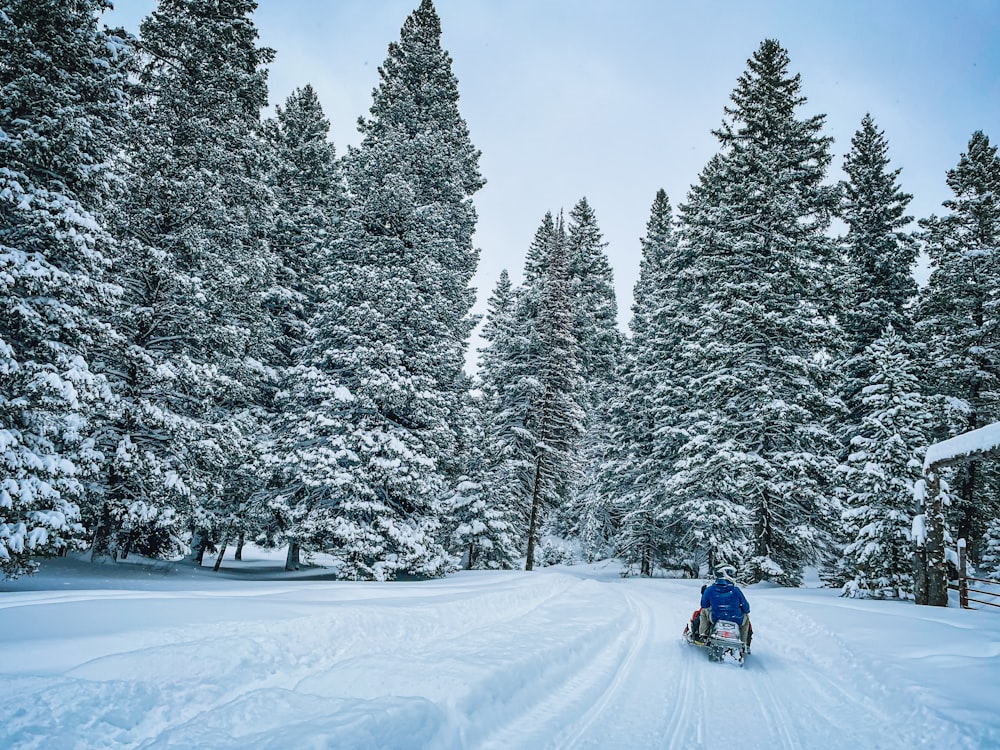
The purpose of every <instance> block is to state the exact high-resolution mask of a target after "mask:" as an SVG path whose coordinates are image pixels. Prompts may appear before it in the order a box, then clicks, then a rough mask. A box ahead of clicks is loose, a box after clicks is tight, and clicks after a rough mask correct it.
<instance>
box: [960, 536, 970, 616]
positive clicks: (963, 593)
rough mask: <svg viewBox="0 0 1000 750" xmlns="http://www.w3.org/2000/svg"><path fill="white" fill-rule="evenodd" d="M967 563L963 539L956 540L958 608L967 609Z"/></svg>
mask: <svg viewBox="0 0 1000 750" xmlns="http://www.w3.org/2000/svg"><path fill="white" fill-rule="evenodd" d="M968 575H969V563H968V562H967V560H966V556H965V539H959V540H958V606H960V607H961V608H962V609H968V608H969V578H968Z"/></svg>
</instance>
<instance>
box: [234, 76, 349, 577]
mask: <svg viewBox="0 0 1000 750" xmlns="http://www.w3.org/2000/svg"><path fill="white" fill-rule="evenodd" d="M266 127H267V130H266V134H267V136H268V141H269V143H270V144H271V147H272V149H273V151H274V160H275V165H274V168H273V170H272V174H271V178H270V179H271V186H272V190H273V191H274V196H275V206H276V208H275V216H274V224H273V228H272V233H271V247H272V249H273V251H274V253H275V256H276V258H277V260H278V265H277V269H276V272H275V286H274V288H273V289H272V290H271V292H270V294H269V299H268V308H269V311H270V314H271V316H272V318H273V319H274V321H275V322H276V323H277V326H278V329H279V336H278V339H277V341H276V344H275V355H276V357H275V360H274V362H273V366H274V368H275V371H276V379H277V381H278V382H279V384H280V390H279V394H280V395H279V397H278V398H277V399H276V401H275V403H274V404H273V405H271V412H272V417H271V419H270V420H269V421H270V423H271V425H272V426H273V429H272V430H270V431H268V432H265V433H264V435H263V436H262V445H261V449H262V450H263V451H264V459H263V460H264V462H265V464H266V466H268V467H269V468H271V469H272V470H275V471H276V475H275V477H274V481H273V483H272V486H271V487H270V488H268V490H267V491H263V492H261V493H258V495H257V496H256V498H255V502H254V506H253V507H254V511H253V515H254V516H255V517H257V518H258V519H259V521H260V523H262V524H263V525H264V527H265V530H266V531H267V532H268V533H267V534H266V536H267V537H268V540H269V541H271V542H273V543H275V544H285V543H287V544H288V545H289V547H288V560H287V562H286V567H288V568H289V569H296V568H298V567H299V565H300V560H299V552H300V550H301V547H302V544H303V543H304V542H306V541H307V540H308V539H310V537H313V536H314V534H313V533H312V531H307V529H311V525H312V523H313V520H314V519H313V518H312V516H313V509H312V508H311V507H310V500H309V497H308V493H304V492H303V491H302V488H303V484H302V483H301V482H300V478H299V477H298V476H297V475H296V474H295V473H294V472H288V471H285V470H284V469H285V468H287V466H285V465H284V461H285V456H284V455H282V454H281V451H287V450H291V449H292V448H293V446H294V445H295V443H296V441H297V439H298V437H297V428H298V422H299V420H300V418H301V412H302V408H301V407H302V404H301V403H299V402H297V401H294V400H288V398H287V397H288V396H290V395H294V394H295V393H296V391H297V386H298V385H300V384H298V383H296V382H295V381H296V380H297V379H298V378H301V377H306V378H307V380H308V379H309V377H310V375H309V371H308V369H304V370H303V369H300V368H298V366H297V365H299V364H301V351H302V347H303V346H305V345H306V344H307V343H308V336H309V330H310V329H309V321H310V319H311V318H312V317H313V315H315V313H316V308H317V304H318V302H319V299H320V297H321V293H320V286H321V284H322V279H323V273H324V267H325V265H327V264H329V263H331V262H332V261H333V259H334V258H335V257H336V253H337V252H338V248H339V222H340V218H341V214H342V213H343V211H344V209H345V205H344V203H345V199H344V195H343V185H342V177H341V173H340V166H339V163H338V162H337V158H336V150H335V148H334V145H333V143H331V142H330V141H329V134H330V123H329V121H328V120H327V119H326V117H325V116H324V115H323V110H322V107H321V106H320V103H319V99H318V97H317V96H316V92H315V91H314V90H313V88H312V87H311V86H308V85H307V86H305V87H303V88H302V89H297V90H296V91H294V92H293V93H292V94H291V96H289V97H288V99H287V100H286V102H285V106H284V107H278V108H277V111H276V116H275V118H274V119H273V120H270V121H269V122H267V123H266ZM263 470H264V469H263V468H262V471H263ZM299 503H303V505H302V506H301V507H296V506H297V504H299ZM313 541H314V542H315V541H316V540H315V539H313Z"/></svg>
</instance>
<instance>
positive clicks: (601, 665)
mask: <svg viewBox="0 0 1000 750" xmlns="http://www.w3.org/2000/svg"><path fill="white" fill-rule="evenodd" d="M698 583H699V582H697V581H671V580H666V579H656V580H631V579H629V580H623V579H620V578H618V577H617V576H614V575H613V573H612V572H611V571H609V570H608V569H602V568H599V567H597V566H592V567H584V568H582V569H579V570H578V569H577V568H569V569H565V568H564V569H561V570H551V569H550V570H545V571H537V572H535V573H532V574H524V573H509V574H482V575H479V574H465V575H457V576H453V577H451V578H449V579H446V580H444V581H432V582H427V583H423V584H419V583H405V584H345V583H333V582H330V583H321V584H319V583H301V584H299V585H291V586H289V585H284V584H282V585H273V584H260V585H259V586H256V587H255V586H253V585H250V584H248V583H246V582H241V583H240V584H238V585H237V584H233V583H232V582H231V581H228V582H219V581H218V580H215V581H212V582H211V585H209V584H205V585H204V587H203V588H200V589H199V588H192V589H189V590H178V589H176V588H173V589H171V588H165V589H164V590H155V587H154V588H153V589H149V590H142V591H139V590H134V589H133V590H122V591H107V590H100V591H93V592H86V591H73V592H67V591H52V592H27V591H26V592H16V591H15V592H14V593H6V594H3V595H2V596H3V599H2V600H0V612H2V614H0V665H2V666H0V711H2V712H3V714H4V716H5V717H6V719H5V721H4V722H2V723H0V747H2V748H11V749H15V748H16V750H28V749H31V750H34V749H36V748H37V749H38V750H45V749H47V748H51V747H60V748H67V749H70V750H90V749H91V748H115V749H117V748H130V749H137V750H138V749H141V750H180V749H181V748H184V749H186V750H187V749H190V748H212V749H213V750H229V749H231V750H237V749H239V750H247V748H262V749H263V750H279V749H280V748H287V747H295V748H297V749H298V748H305V749H309V748H315V749H317V750H319V749H320V748H324V749H331V748H337V749H338V750H340V749H355V748H356V749H358V750H361V749H365V750H368V749H372V750H374V749H375V748H379V749H381V748H401V749H402V748H432V749H434V750H453V749H455V750H457V749H459V748H482V749H483V750H494V749H501V748H502V749H505V750H506V749H508V748H530V749H531V750H535V749H541V748H552V749H558V750H576V749H577V748H580V749H581V750H583V749H586V748H593V749H614V748H629V749H630V750H631V749H634V748H678V749H686V748H730V747H738V748H741V750H753V748H768V749H770V748H789V749H791V748H825V749H826V748H829V749H830V750H836V748H851V750H855V749H856V748H861V747H864V748H883V749H886V750H888V749H890V748H919V747H924V748H938V747H950V748H970V749H973V748H987V747H995V746H997V744H998V743H1000V719H992V720H991V721H989V722H987V723H986V724H985V725H984V718H983V716H984V715H988V714H987V712H986V710H985V709H984V708H983V706H987V703H988V700H989V699H987V703H984V704H983V706H973V707H969V708H968V710H967V712H968V714H969V716H968V717H965V718H968V719H969V722H968V723H964V722H963V721H961V720H960V719H958V718H956V716H962V713H961V711H960V710H959V708H960V707H959V708H956V706H955V705H953V704H952V703H949V701H948V700H947V699H948V698H949V697H950V695H949V691H948V690H946V689H945V688H941V689H939V690H937V691H936V692H935V686H934V685H933V684H928V682H927V680H926V679H925V680H924V681H922V682H921V681H920V680H917V679H911V678H910V677H909V673H908V672H907V671H906V665H907V664H910V663H913V664H924V663H931V662H933V663H932V664H931V666H933V667H934V668H935V669H938V668H941V667H943V668H948V666H949V665H950V664H951V663H952V661H948V660H949V659H950V660H959V659H965V660H974V659H984V658H985V659H994V660H995V659H996V658H997V655H998V654H1000V638H998V637H997V634H998V633H1000V627H996V626H995V625H992V624H991V623H995V622H996V620H990V621H985V620H977V621H973V620H971V619H970V618H971V617H973V616H975V614H976V613H972V614H971V615H970V614H969V613H961V612H957V613H956V612H951V611H949V612H944V613H932V612H929V611H928V610H921V611H920V612H919V613H917V612H916V611H915V610H914V608H913V606H912V605H905V604H900V605H898V606H897V607H896V608H893V607H891V606H884V605H885V603H880V604H878V605H876V604H874V603H862V602H853V601H849V600H842V599H838V598H831V597H829V596H821V595H817V594H814V593H812V594H811V593H808V592H806V593H800V592H797V591H788V590H780V589H768V588H757V587H755V588H753V589H750V590H748V592H747V593H748V596H749V598H750V601H751V605H752V606H753V621H754V627H755V631H756V635H755V638H754V649H753V653H752V654H751V655H750V656H748V657H747V661H746V666H745V668H742V669H741V668H739V667H738V666H737V665H735V664H731V663H724V664H714V663H710V662H709V661H708V659H707V655H706V653H705V652H704V650H703V649H699V648H696V647H693V646H689V645H688V644H685V643H683V642H682V641H681V640H680V632H681V630H682V629H683V627H684V623H685V621H686V619H687V618H688V617H690V613H691V611H692V609H694V607H695V606H696V605H697V599H698V593H697V592H698V589H697V587H698ZM184 584H185V585H187V586H191V582H190V581H186V582H184ZM163 585H164V586H169V584H163ZM174 585H175V586H176V585H177V584H176V582H175V584H174ZM217 587H218V591H215V590H214V589H215V588H217ZM826 593H829V592H826ZM848 622H850V623H856V622H861V623H865V624H866V626H867V625H870V628H871V630H872V631H873V632H875V633H876V635H877V638H881V639H882V640H881V641H879V640H877V639H876V640H875V641H871V642H869V640H866V638H868V637H869V636H868V635H867V631H864V630H859V629H858V628H857V627H855V629H854V630H852V631H851V633H850V634H849V635H850V636H851V637H850V638H849V637H848V636H847V635H845V636H843V637H842V636H841V635H840V634H839V633H838V632H837V628H836V625H837V624H838V623H839V624H841V625H843V624H844V623H848ZM967 622H973V623H975V622H978V623H979V624H980V625H982V624H983V623H986V624H988V625H991V627H992V628H993V629H992V630H990V631H989V632H990V637H989V638H981V639H978V642H981V647H982V648H981V650H980V651H978V652H977V651H976V649H975V644H976V643H977V639H975V638H972V639H970V640H969V641H968V642H967V643H966V642H965V641H960V642H957V643H956V645H955V646H954V648H953V649H952V650H951V651H948V652H947V653H944V654H942V652H941V650H940V649H938V650H937V651H935V650H934V647H933V646H931V645H929V644H933V643H937V642H939V641H940V639H941V637H942V634H944V635H945V637H949V636H948V634H954V633H955V632H957V631H958V632H964V631H963V629H965V628H971V627H972V625H967V624H966V623H967ZM33 623H36V624H37V626H34V625H33ZM842 629H843V628H842ZM939 629H940V632H939ZM880 630H887V632H884V633H880ZM897 636H898V637H897ZM852 638H853V640H852ZM885 639H896V640H898V641H899V642H900V643H902V644H903V645H901V646H899V648H900V649H902V650H901V651H900V654H901V655H902V656H903V657H905V658H906V659H909V660H911V661H905V660H902V661H901V660H900V659H895V660H894V659H893V657H892V656H889V655H882V654H881V653H880V651H879V646H880V645H881V647H882V649H881V650H883V651H884V650H885V646H886V645H887V644H888V643H889V641H886V640H885ZM908 639H909V640H908ZM871 643H875V644H876V647H875V649H873V648H872V647H871ZM859 644H860V645H859ZM935 659H937V661H933V660H935ZM942 660H944V661H942ZM938 662H940V664H938ZM955 663H958V662H955ZM962 663H965V662H962ZM969 663H975V662H973V661H970V662H969ZM992 663H993V664H994V666H995V664H996V663H995V661H994V662H992ZM928 674H937V673H936V672H929V673H928ZM978 674H985V673H983V672H979V673H978ZM996 684H997V683H994V686H995V685H996ZM983 689H984V690H991V689H992V687H990V686H986V685H984V686H983ZM951 692H954V691H951ZM956 700H957V699H956ZM987 708H988V706H987ZM998 708H1000V705H998Z"/></svg>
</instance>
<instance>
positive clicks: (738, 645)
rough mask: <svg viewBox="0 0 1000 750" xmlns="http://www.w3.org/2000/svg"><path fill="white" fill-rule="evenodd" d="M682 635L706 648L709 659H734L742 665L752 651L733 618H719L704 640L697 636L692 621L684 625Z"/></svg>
mask: <svg viewBox="0 0 1000 750" xmlns="http://www.w3.org/2000/svg"><path fill="white" fill-rule="evenodd" d="M682 637H683V638H684V640H685V641H686V642H687V643H690V644H692V645H694V646H699V647H701V648H704V649H706V650H707V651H708V659H709V661H718V662H722V661H734V662H736V663H737V664H738V665H739V666H741V667H742V666H743V663H744V660H745V659H746V657H747V654H749V653H750V644H749V642H748V643H747V644H745V645H744V643H743V641H741V640H740V626H739V625H738V624H736V623H735V622H733V621H732V620H717V621H716V622H715V623H714V624H713V625H712V632H711V633H710V634H709V636H708V638H706V639H705V640H704V641H702V640H699V639H697V638H696V637H695V633H693V632H692V631H691V623H688V624H687V625H685V626H684V632H683V634H682ZM748 640H749V639H748Z"/></svg>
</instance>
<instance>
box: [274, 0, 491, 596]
mask: <svg viewBox="0 0 1000 750" xmlns="http://www.w3.org/2000/svg"><path fill="white" fill-rule="evenodd" d="M379 76H380V82H379V86H378V87H377V88H376V89H375V91H374V93H373V102H372V106H371V110H370V116H369V118H367V119H362V120H360V121H359V129H360V131H361V133H362V136H363V139H362V142H361V144H360V146H358V147H357V148H356V149H352V150H351V151H350V152H349V154H348V157H347V159H346V164H345V173H346V177H347V184H348V188H349V191H350V199H351V207H350V210H349V211H348V213H347V215H346V216H345V219H344V223H343V230H342V242H343V244H342V252H340V253H339V254H338V255H337V257H336V258H335V259H334V262H333V263H332V264H330V266H329V269H328V273H327V275H325V276H324V283H323V288H324V294H323V297H322V299H321V300H320V303H319V305H318V307H317V313H316V315H315V316H314V318H313V321H312V322H311V326H310V327H311V333H310V337H309V344H308V346H307V347H305V349H304V350H303V355H304V358H303V360H302V366H303V367H304V368H306V371H307V373H308V375H307V377H305V378H303V379H302V388H303V389H305V392H303V393H302V394H301V400H300V403H302V404H303V405H305V406H306V413H305V415H304V418H303V420H302V423H301V424H300V426H299V435H300V440H299V443H298V445H297V446H296V447H295V448H294V449H293V451H292V453H291V455H292V456H293V458H292V459H291V460H292V463H293V464H297V469H296V470H297V471H301V476H302V477H303V482H305V483H306V484H307V486H308V487H309V492H310V494H311V495H312V497H313V498H314V500H313V504H314V505H316V506H318V507H322V508H325V509H326V513H325V514H324V515H325V517H326V519H327V520H326V521H324V524H325V528H324V531H323V536H324V538H325V547H326V548H327V549H329V550H330V551H331V552H333V553H334V554H336V555H338V556H339V557H340V559H341V562H342V568H341V572H342V575H344V576H346V577H364V578H376V579H384V578H391V577H392V576H394V575H396V574H397V573H399V572H403V571H405V572H410V573H416V574H422V575H439V574H441V573H443V572H444V571H446V570H447V569H448V568H449V567H450V566H451V565H452V561H451V559H450V557H449V556H448V555H447V553H446V552H445V550H444V548H443V547H442V545H441V543H440V541H439V539H438V537H439V534H441V533H442V531H441V524H440V519H439V517H438V511H439V508H440V505H441V501H442V499H443V498H445V497H448V496H450V495H451V494H452V493H453V492H454V491H455V489H456V488H457V487H459V486H462V483H463V482H464V481H465V480H463V479H462V477H463V470H464V469H465V468H467V467H465V466H464V465H463V463H462V461H461V460H460V459H459V457H458V454H457V450H456V449H457V446H458V443H459V432H460V430H461V424H460V423H461V421H462V420H463V419H464V418H465V414H466V411H465V408H464V403H463V401H464V397H465V396H464V394H465V391H466V390H467V389H468V385H469V384H468V380H467V377H466V376H465V374H464V371H463V368H464V358H465V346H466V341H467V339H468V336H469V334H470V332H471V330H472V326H473V325H474V323H475V321H474V319H473V318H472V316H471V315H470V310H471V306H472V303H473V301H474V290H473V289H472V288H471V287H470V286H469V284H470V281H471V279H472V275H473V273H474V272H475V268H476V263H477V260H478V251H477V250H476V249H475V248H474V247H473V246H472V233H473V231H474V229H475V221H476V214H475V210H474V208H473V206H472V198H471V197H472V194H473V193H475V192H476V190H478V189H479V188H480V187H481V186H482V184H483V181H482V178H481V177H480V175H479V169H478V159H479V152H478V151H476V150H475V148H474V147H473V146H472V143H471V141H470V139H469V133H468V128H467V126H466V124H465V121H464V120H463V119H462V117H461V115H460V113H459V110H458V82H457V80H456V79H455V76H454V75H453V73H452V71H451V58H450V57H449V55H448V53H447V52H445V51H444V50H443V49H442V48H441V25H440V20H439V19H438V16H437V13H436V12H435V10H434V6H433V4H432V3H431V2H430V0H424V2H422V3H421V5H420V7H419V8H418V9H417V10H416V11H414V12H413V13H412V14H411V15H410V16H409V18H407V20H406V22H405V23H404V25H403V28H402V31H401V33H400V39H399V41H398V42H394V43H393V44H390V46H389V54H388V57H387V58H386V60H385V62H384V63H383V65H382V67H381V68H380V69H379ZM296 456H297V458H296Z"/></svg>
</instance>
